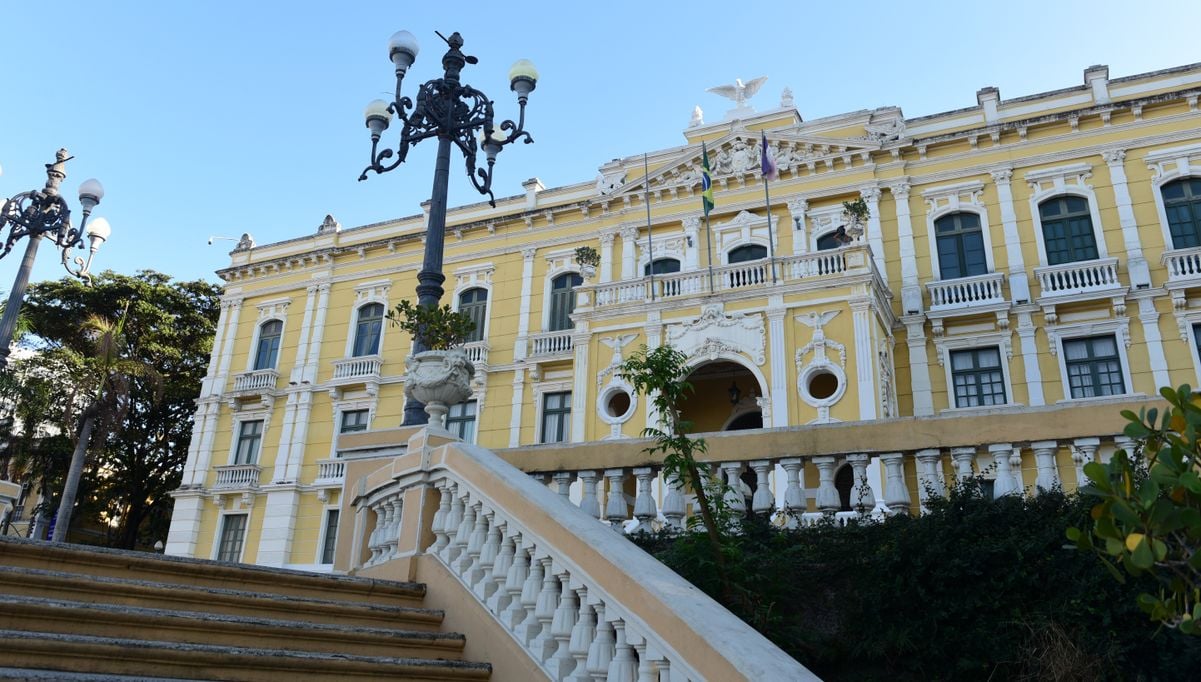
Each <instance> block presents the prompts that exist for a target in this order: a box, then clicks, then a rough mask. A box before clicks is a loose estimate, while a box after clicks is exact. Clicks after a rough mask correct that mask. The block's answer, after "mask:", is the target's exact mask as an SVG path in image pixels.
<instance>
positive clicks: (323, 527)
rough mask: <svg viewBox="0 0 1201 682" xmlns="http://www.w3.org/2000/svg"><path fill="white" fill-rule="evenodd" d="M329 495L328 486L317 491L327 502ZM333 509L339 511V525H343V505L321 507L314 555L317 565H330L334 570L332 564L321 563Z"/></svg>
mask: <svg viewBox="0 0 1201 682" xmlns="http://www.w3.org/2000/svg"><path fill="white" fill-rule="evenodd" d="M322 495H326V496H327V497H326V498H325V499H322V497H321V496H322ZM328 495H329V492H328V489H327V488H322V489H321V490H318V491H317V498H318V499H320V500H321V501H322V502H325V501H326V499H328ZM339 501H340V500H339ZM331 511H336V512H338V526H339V527H341V525H342V507H341V506H340V505H336V504H327V505H325V506H323V507H322V508H321V520H320V525H319V527H318V528H319V530H318V533H317V551H316V552H315V553H314V556H313V564H314V565H315V566H321V567H328V568H329V569H330V570H332V568H333V566H332V565H331V564H323V563H321V553H322V550H324V549H325V534H326V531H327V530H328V529H329V523H328V519H329V513H330V512H331ZM334 542H335V543H336V542H337V534H336V533H335V535H334Z"/></svg>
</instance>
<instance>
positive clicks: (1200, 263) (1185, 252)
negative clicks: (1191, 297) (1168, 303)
mask: <svg viewBox="0 0 1201 682" xmlns="http://www.w3.org/2000/svg"><path fill="white" fill-rule="evenodd" d="M1161 262H1162V263H1163V264H1164V267H1166V268H1167V269H1168V281H1167V283H1166V284H1165V286H1166V287H1167V289H1168V291H1170V292H1172V302H1173V304H1174V305H1175V306H1176V307H1177V308H1183V307H1185V305H1186V300H1187V299H1186V295H1185V292H1186V291H1187V290H1188V289H1191V288H1193V287H1201V247H1194V248H1191V249H1172V250H1171V251H1165V252H1164V254H1163V258H1162V259H1161Z"/></svg>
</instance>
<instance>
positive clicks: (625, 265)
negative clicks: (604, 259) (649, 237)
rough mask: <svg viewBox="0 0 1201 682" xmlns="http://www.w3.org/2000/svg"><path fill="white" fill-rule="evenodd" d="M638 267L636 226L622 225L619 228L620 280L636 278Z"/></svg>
mask: <svg viewBox="0 0 1201 682" xmlns="http://www.w3.org/2000/svg"><path fill="white" fill-rule="evenodd" d="M637 267H638V226H637V225H623V226H622V227H621V278H622V279H623V280H629V279H634V278H635V277H637V275H636V274H635V272H636V271H637Z"/></svg>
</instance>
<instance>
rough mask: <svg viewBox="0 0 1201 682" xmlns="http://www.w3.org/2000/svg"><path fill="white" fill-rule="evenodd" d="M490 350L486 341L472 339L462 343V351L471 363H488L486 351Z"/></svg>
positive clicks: (483, 364)
mask: <svg viewBox="0 0 1201 682" xmlns="http://www.w3.org/2000/svg"><path fill="white" fill-rule="evenodd" d="M490 350H492V348H491V346H489V345H488V342H487V341H472V342H471V343H468V344H464V345H463V352H464V353H466V354H467V359H468V360H470V361H471V364H473V365H475V366H477V367H480V366H486V365H487V364H488V351H490Z"/></svg>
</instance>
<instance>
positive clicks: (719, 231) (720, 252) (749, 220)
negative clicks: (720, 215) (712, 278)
mask: <svg viewBox="0 0 1201 682" xmlns="http://www.w3.org/2000/svg"><path fill="white" fill-rule="evenodd" d="M712 236H713V241H714V244H713V250H714V251H715V252H717V258H718V261H719V262H720V263H721V264H723V265H728V264H729V262H730V261H729V258H730V251H732V250H734V249H736V248H738V247H740V246H747V245H749V244H754V245H757V246H762V247H763V248H765V249H768V251H769V252H770V251H771V241H770V232H769V229H768V224H767V218H766V217H765V216H759V215H755V214H754V213H751V212H750V211H739V213H738V215H736V216H734V217H733V218H732V219H730V220H728V221H726V222H724V223H719V224H717V225H713V226H712Z"/></svg>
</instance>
